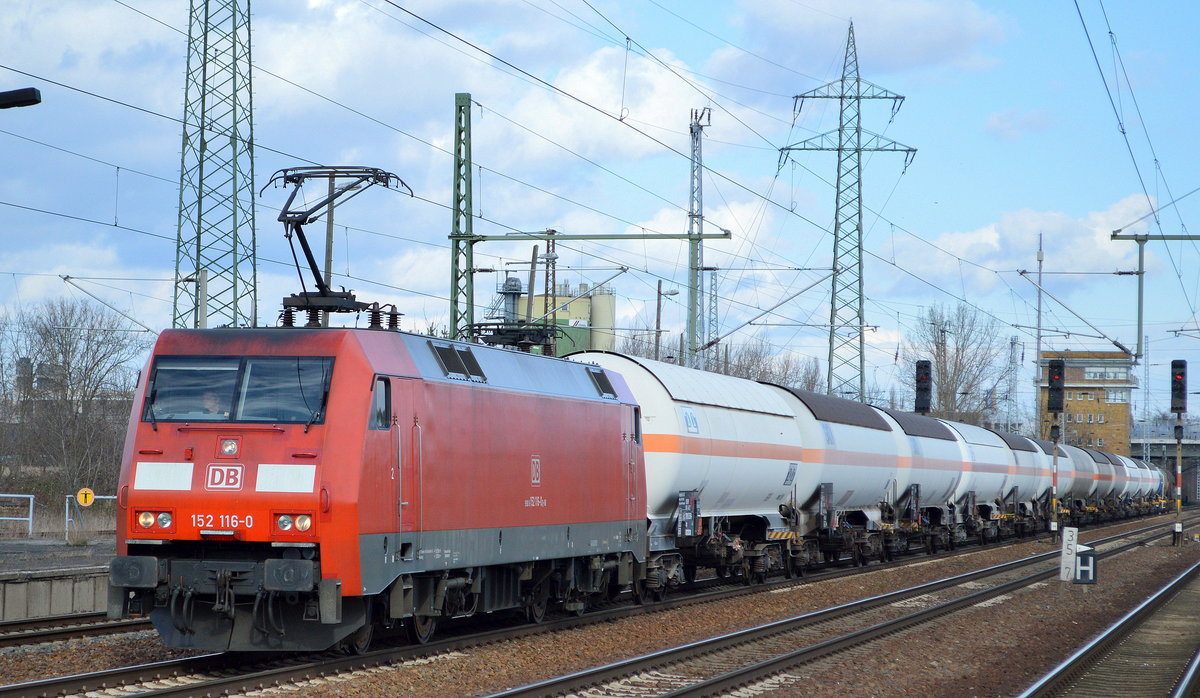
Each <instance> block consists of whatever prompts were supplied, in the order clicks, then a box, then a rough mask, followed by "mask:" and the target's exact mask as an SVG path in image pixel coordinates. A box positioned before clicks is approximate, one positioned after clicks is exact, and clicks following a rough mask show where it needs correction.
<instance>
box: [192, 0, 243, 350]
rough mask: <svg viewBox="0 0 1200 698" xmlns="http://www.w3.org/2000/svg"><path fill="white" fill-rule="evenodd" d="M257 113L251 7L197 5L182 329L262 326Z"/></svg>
mask: <svg viewBox="0 0 1200 698" xmlns="http://www.w3.org/2000/svg"><path fill="white" fill-rule="evenodd" d="M251 113H252V103H251V90H250V0H192V2H191V11H190V15H189V20H188V59H187V82H186V87H185V90H184V113H183V151H182V157H181V163H180V168H179V224H178V229H177V230H178V233H177V237H176V250H175V296H174V312H173V315H174V317H173V324H174V326H175V327H208V326H221V325H227V326H231V327H238V326H251V327H253V326H255V325H257V324H258V312H257V297H258V294H257V290H256V284H257V269H256V256H255V240H254V194H255V192H254V157H253V156H254V122H253V119H252V118H251ZM205 281H207V283H205Z"/></svg>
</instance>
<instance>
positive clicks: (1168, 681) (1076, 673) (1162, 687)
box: [1022, 563, 1200, 698]
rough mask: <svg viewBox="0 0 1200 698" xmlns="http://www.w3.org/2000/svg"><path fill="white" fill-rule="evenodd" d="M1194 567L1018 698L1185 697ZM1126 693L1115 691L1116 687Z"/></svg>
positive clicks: (1192, 640)
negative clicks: (1065, 697) (1087, 697)
mask: <svg viewBox="0 0 1200 698" xmlns="http://www.w3.org/2000/svg"><path fill="white" fill-rule="evenodd" d="M1197 607H1200V563H1197V564H1196V565H1194V566H1192V567H1191V569H1189V570H1187V571H1186V572H1184V573H1183V574H1181V575H1179V576H1178V577H1176V578H1175V579H1173V580H1171V582H1170V583H1168V584H1167V585H1166V586H1164V587H1163V588H1162V589H1160V590H1159V591H1158V592H1156V593H1155V594H1154V595H1153V596H1151V597H1150V598H1148V599H1146V601H1145V602H1143V603H1142V604H1141V605H1140V606H1138V607H1137V608H1135V609H1133V610H1132V611H1130V612H1129V613H1128V614H1126V615H1125V616H1124V617H1123V618H1121V619H1120V620H1119V621H1117V622H1116V623H1114V624H1113V625H1112V626H1110V627H1109V628H1108V629H1107V630H1106V631H1104V633H1102V634H1101V635H1100V636H1099V637H1096V638H1095V639H1093V640H1092V641H1091V642H1089V643H1088V644H1087V645H1085V646H1083V647H1082V648H1080V649H1079V651H1078V652H1076V653H1075V654H1074V655H1072V656H1071V657H1070V658H1068V659H1067V660H1066V661H1065V662H1063V663H1062V664H1060V665H1059V666H1057V667H1055V668H1054V669H1053V670H1051V671H1050V672H1049V673H1048V674H1046V675H1045V676H1044V677H1042V679H1041V680H1039V681H1038V682H1037V683H1036V684H1034V685H1033V686H1031V687H1030V688H1029V690H1027V691H1026V692H1025V693H1023V694H1022V698H1043V697H1045V696H1097V695H1154V696H1169V695H1178V696H1191V695H1195V691H1196V689H1197V688H1198V687H1200V686H1198V685H1197V684H1200V671H1198V664H1200V649H1198V648H1200V625H1197V624H1196V608H1197ZM1122 686H1128V687H1132V690H1126V691H1121V690H1120V687H1122Z"/></svg>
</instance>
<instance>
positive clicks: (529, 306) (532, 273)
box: [525, 245, 538, 322]
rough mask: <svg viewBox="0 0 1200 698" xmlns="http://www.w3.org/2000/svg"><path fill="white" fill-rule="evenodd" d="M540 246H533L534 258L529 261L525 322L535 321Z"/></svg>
mask: <svg viewBox="0 0 1200 698" xmlns="http://www.w3.org/2000/svg"><path fill="white" fill-rule="evenodd" d="M537 259H538V246H537V245H534V246H533V257H532V258H530V260H529V288H528V289H527V290H528V293H527V294H526V296H525V322H529V321H530V320H532V319H533V284H534V282H535V281H536V280H537Z"/></svg>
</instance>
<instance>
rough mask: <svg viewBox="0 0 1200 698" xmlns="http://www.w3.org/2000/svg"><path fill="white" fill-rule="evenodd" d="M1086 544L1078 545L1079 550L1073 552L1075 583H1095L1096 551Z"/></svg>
mask: <svg viewBox="0 0 1200 698" xmlns="http://www.w3.org/2000/svg"><path fill="white" fill-rule="evenodd" d="M1085 547H1087V546H1083V545H1081V546H1079V548H1080V549H1079V550H1078V551H1077V552H1076V553H1075V583H1076V584H1095V583H1096V551H1095V550H1092V549H1091V548H1087V549H1086V550H1084V549H1083V548H1085Z"/></svg>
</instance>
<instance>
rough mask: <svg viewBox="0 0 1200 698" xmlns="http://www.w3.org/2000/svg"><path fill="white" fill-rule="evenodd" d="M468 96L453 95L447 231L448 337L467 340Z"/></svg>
mask: <svg viewBox="0 0 1200 698" xmlns="http://www.w3.org/2000/svg"><path fill="white" fill-rule="evenodd" d="M471 202H472V198H471V95H470V93H467V92H459V93H457V94H455V95H454V180H453V199H452V204H451V208H452V209H453V210H452V211H451V213H452V214H453V220H452V222H451V227H450V245H451V248H452V249H451V251H450V337H451V338H452V339H463V340H466V339H470V337H471V330H470V328H471V325H473V324H475V271H474V270H475V243H476V242H477V240H476V238H475V236H474V222H475V219H474V217H473V216H472V215H471Z"/></svg>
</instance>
